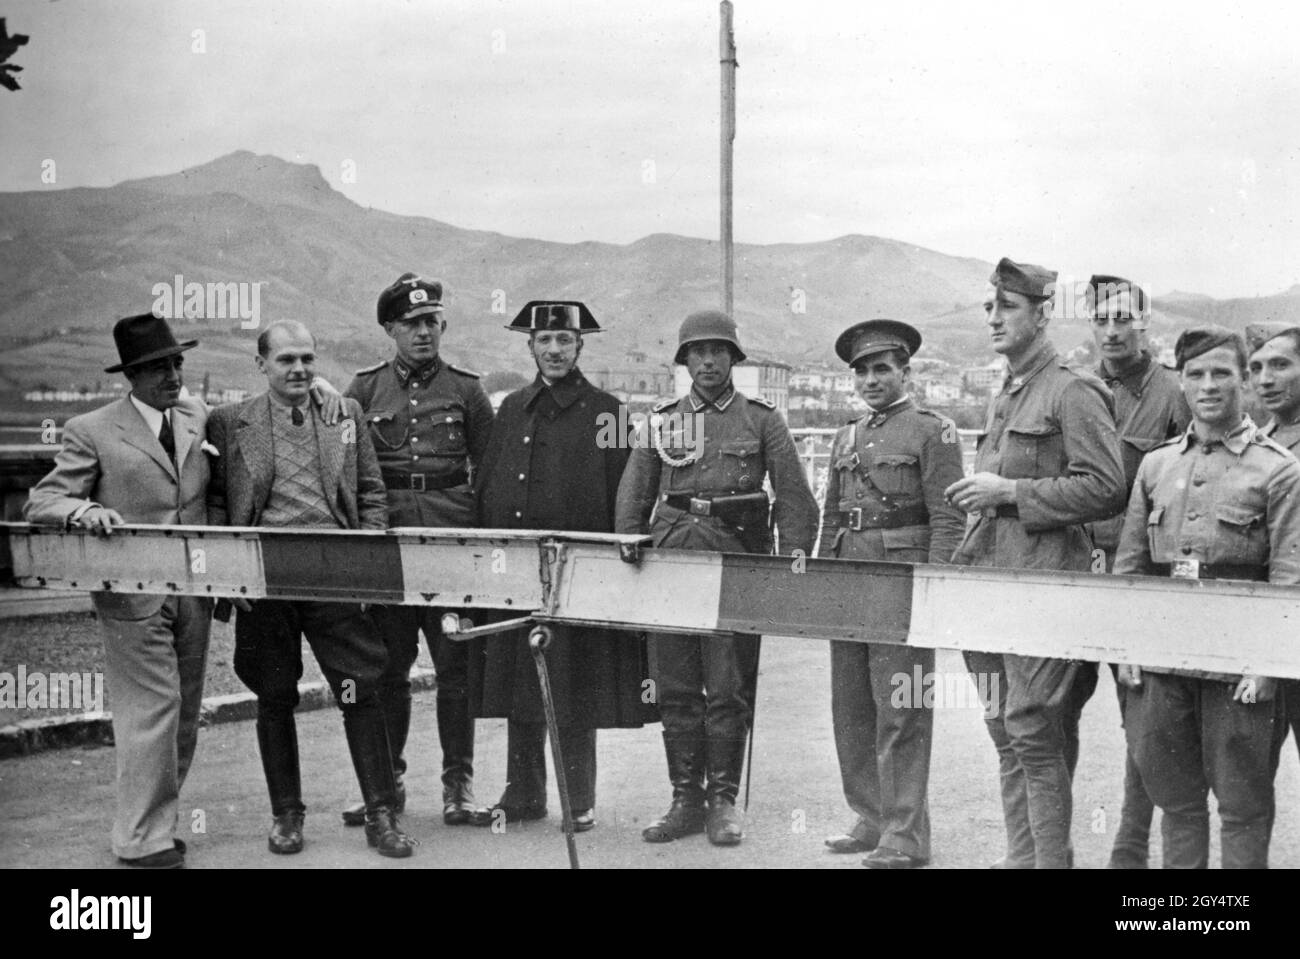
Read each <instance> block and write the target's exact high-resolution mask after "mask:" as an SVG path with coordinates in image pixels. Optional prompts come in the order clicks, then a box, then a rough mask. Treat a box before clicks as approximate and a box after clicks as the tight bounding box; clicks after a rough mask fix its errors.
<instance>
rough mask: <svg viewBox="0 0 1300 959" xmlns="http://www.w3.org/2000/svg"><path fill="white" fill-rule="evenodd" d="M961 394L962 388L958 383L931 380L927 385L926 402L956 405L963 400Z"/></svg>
mask: <svg viewBox="0 0 1300 959" xmlns="http://www.w3.org/2000/svg"><path fill="white" fill-rule="evenodd" d="M961 394H962V389H961V386H959V385H958V384H956V383H945V382H943V381H942V380H930V381H928V382H927V383H926V384H925V401H926V402H927V403H956V402H957V401H958V400H960V399H961Z"/></svg>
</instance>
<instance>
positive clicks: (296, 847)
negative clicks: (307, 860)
mask: <svg viewBox="0 0 1300 959" xmlns="http://www.w3.org/2000/svg"><path fill="white" fill-rule="evenodd" d="M302 823H303V814H302V813H300V812H287V813H283V814H281V815H279V816H276V817H275V818H274V819H273V820H272V822H271V834H270V835H269V836H267V837H266V848H268V849H270V850H271V852H273V853H275V854H276V855H278V856H291V855H293V854H294V853H296V852H302Z"/></svg>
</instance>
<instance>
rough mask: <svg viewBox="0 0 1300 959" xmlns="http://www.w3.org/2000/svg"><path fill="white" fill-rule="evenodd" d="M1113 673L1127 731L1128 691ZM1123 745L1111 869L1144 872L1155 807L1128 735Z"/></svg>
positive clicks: (1117, 674) (1120, 711)
mask: <svg viewBox="0 0 1300 959" xmlns="http://www.w3.org/2000/svg"><path fill="white" fill-rule="evenodd" d="M1110 671H1111V675H1113V676H1114V677H1115V695H1116V696H1117V697H1118V698H1119V719H1120V723H1121V725H1123V727H1124V728H1125V729H1127V728H1128V692H1129V690H1128V687H1127V686H1125V685H1123V684H1122V683H1121V682H1120V681H1119V667H1117V666H1111V668H1110ZM1124 743H1125V748H1124V803H1123V805H1122V806H1121V807H1120V813H1119V828H1118V829H1117V830H1116V831H1115V844H1114V846H1112V847H1111V850H1110V866H1111V868H1112V869H1145V868H1146V867H1147V861H1148V859H1149V858H1150V846H1151V818H1152V816H1153V815H1154V814H1155V808H1156V806H1155V803H1153V802H1152V801H1151V796H1150V795H1149V794H1148V793H1147V787H1146V785H1145V784H1144V783H1143V782H1142V770H1141V769H1139V768H1138V764H1137V761H1136V760H1135V759H1134V758H1133V750H1132V749H1131V748H1130V747H1129V746H1128V737H1127V735H1126V736H1125V740H1124Z"/></svg>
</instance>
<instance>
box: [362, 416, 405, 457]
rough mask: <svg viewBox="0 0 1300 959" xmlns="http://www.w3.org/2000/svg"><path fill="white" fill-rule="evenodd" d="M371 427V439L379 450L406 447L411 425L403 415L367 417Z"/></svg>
mask: <svg viewBox="0 0 1300 959" xmlns="http://www.w3.org/2000/svg"><path fill="white" fill-rule="evenodd" d="M366 422H367V423H368V424H369V427H370V438H371V439H372V440H374V442H375V446H376V448H378V449H385V450H395V449H400V448H401V447H403V446H405V445H406V437H407V435H408V434H409V432H410V428H411V425H410V423H409V422H408V419H407V417H406V415H405V411H402V413H389V412H378V413H371V414H370V415H369V416H367V417H366Z"/></svg>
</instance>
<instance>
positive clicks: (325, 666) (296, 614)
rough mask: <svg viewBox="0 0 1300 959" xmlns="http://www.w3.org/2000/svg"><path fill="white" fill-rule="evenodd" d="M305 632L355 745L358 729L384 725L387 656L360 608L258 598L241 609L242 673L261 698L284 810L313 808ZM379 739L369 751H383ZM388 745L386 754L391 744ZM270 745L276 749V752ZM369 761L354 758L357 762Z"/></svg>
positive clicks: (269, 760)
mask: <svg viewBox="0 0 1300 959" xmlns="http://www.w3.org/2000/svg"><path fill="white" fill-rule="evenodd" d="M303 636H306V638H307V642H308V643H309V644H310V645H311V649H312V652H313V653H314V654H315V656H316V661H317V662H318V663H319V664H320V668H321V672H322V673H324V675H325V680H326V682H328V683H329V686H330V689H331V690H332V691H333V693H334V699H335V701H336V702H337V703H338V705H339V707H340V709H342V711H343V722H344V725H345V726H346V727H347V728H348V730H349V737H348V738H349V745H350V746H351V745H352V744H353V743H354V741H356V742H359V741H360V740H359V739H358V738H357V737H356V735H354V733H353V730H355V729H361V728H365V729H367V730H373V729H375V728H376V727H377V728H378V729H379V730H380V731H381V732H382V729H383V714H382V712H381V711H380V705H379V689H378V682H379V676H380V673H381V672H382V671H383V668H384V661H385V657H386V653H385V650H384V645H383V643H382V642H381V641H380V639H379V636H378V634H377V633H376V632H375V629H374V624H373V623H372V621H371V620H370V617H368V616H367V615H366V614H365V613H363V612H362V611H361V607H360V606H358V605H356V604H353V603H325V602H314V601H310V602H309V601H297V600H277V599H263V600H255V601H253V604H252V609H251V610H248V611H244V610H240V612H239V614H238V616H237V617H236V620H235V675H237V676H238V677H239V678H240V679H241V680H242V681H243V682H244V685H246V686H247V687H248V688H249V689H251V690H252V691H253V692H254V693H255V694H256V695H257V722H258V727H259V729H258V732H259V740H260V742H261V744H262V748H263V756H262V762H263V769H264V771H265V772H266V774H267V779H268V782H267V786H268V789H269V790H270V792H271V807H272V811H273V812H274V813H275V814H276V815H280V814H282V813H285V812H291V811H297V812H302V811H303V810H304V808H305V807H304V806H303V804H302V797H301V787H300V785H299V779H298V777H299V773H298V757H297V746H296V742H297V739H296V733H295V732H294V730H295V723H294V717H293V711H294V709H295V708H296V707H297V705H298V680H299V679H301V678H302V637H303ZM374 742H384V740H382V739H380V740H374V739H372V740H371V743H372V745H371V746H370V747H368V748H372V749H373V748H380V747H379V746H375V745H373V743H374ZM382 748H383V749H384V750H385V751H386V749H387V746H386V745H384V746H383V747H382ZM268 749H269V750H270V751H273V752H274V753H275V754H274V755H268V754H267V752H268ZM361 758H364V757H358V756H356V755H354V756H353V760H354V762H357V761H358V759H361ZM385 762H386V763H387V764H388V765H389V766H391V759H389V758H387V757H385ZM363 788H364V785H363ZM390 788H391V787H390Z"/></svg>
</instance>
